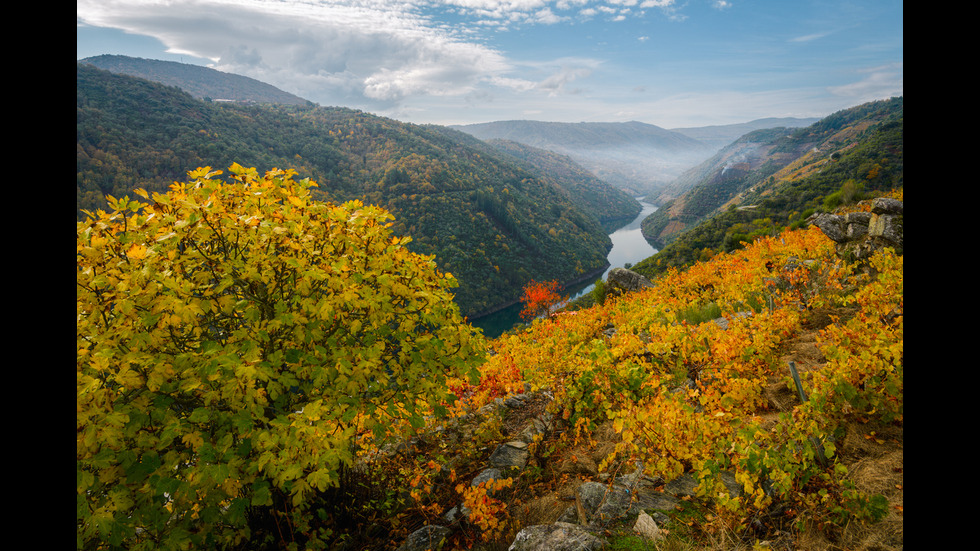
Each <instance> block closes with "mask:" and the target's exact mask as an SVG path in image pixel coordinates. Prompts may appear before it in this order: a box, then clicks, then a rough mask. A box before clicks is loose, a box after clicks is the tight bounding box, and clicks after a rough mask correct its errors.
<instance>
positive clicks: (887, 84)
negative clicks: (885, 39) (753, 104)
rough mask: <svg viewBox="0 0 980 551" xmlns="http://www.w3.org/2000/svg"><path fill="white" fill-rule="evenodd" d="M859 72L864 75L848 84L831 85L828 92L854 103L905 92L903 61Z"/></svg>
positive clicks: (894, 95)
mask: <svg viewBox="0 0 980 551" xmlns="http://www.w3.org/2000/svg"><path fill="white" fill-rule="evenodd" d="M859 74H861V75H864V76H862V77H861V78H860V79H858V80H857V81H855V82H852V83H849V84H844V85H840V86H832V87H830V88H829V91H830V93H831V94H834V95H835V96H839V97H844V98H850V99H851V101H853V102H855V103H861V102H865V101H871V100H875V99H882V98H888V97H897V96H901V95H904V94H905V85H904V78H905V77H904V64H903V63H894V64H890V65H884V66H880V67H872V68H869V69H865V70H864V71H861V72H860V73H859Z"/></svg>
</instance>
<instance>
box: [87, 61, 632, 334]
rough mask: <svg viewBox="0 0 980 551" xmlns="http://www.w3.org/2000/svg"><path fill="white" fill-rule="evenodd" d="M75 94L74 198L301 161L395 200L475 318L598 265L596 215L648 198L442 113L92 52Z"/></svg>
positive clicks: (340, 192) (399, 227)
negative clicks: (164, 70)
mask: <svg viewBox="0 0 980 551" xmlns="http://www.w3.org/2000/svg"><path fill="white" fill-rule="evenodd" d="M76 102H77V107H76V109H77V112H76V128H77V147H76V201H77V207H78V209H84V210H88V211H94V210H96V209H100V208H102V209H104V208H106V200H105V196H106V195H113V196H115V197H123V196H129V197H133V193H132V190H133V189H134V188H137V187H141V188H144V189H147V190H148V191H151V192H162V191H165V190H166V189H167V188H168V186H169V185H170V184H172V183H173V182H174V181H181V182H183V181H186V177H187V171H189V170H193V169H195V168H197V167H201V166H210V167H213V168H216V169H221V170H225V169H227V168H228V167H229V166H230V165H231V164H232V163H234V162H237V163H239V164H241V165H243V166H246V167H255V168H257V169H258V170H259V171H260V172H264V171H266V170H269V169H272V168H277V167H278V168H283V169H293V170H296V171H297V173H298V177H299V178H305V177H309V178H312V179H313V180H315V181H316V182H317V183H318V184H319V186H318V187H317V188H316V191H315V193H316V196H317V198H318V199H321V200H326V201H331V202H334V203H341V202H345V201H348V200H355V199H356V200H361V201H363V202H365V203H368V204H375V205H379V206H382V207H384V208H386V209H388V210H389V211H390V212H391V213H392V214H393V215H394V216H395V220H394V221H393V226H392V230H393V231H394V232H395V233H396V234H398V235H407V236H410V237H411V238H412V242H411V243H410V244H409V248H410V249H412V250H413V251H414V252H418V253H422V254H427V255H434V256H435V259H436V262H437V264H438V266H439V268H440V269H441V270H444V271H447V272H451V273H452V274H453V275H455V276H456V278H457V279H458V280H459V282H460V286H459V287H458V288H457V289H455V290H454V293H455V295H456V300H457V303H458V304H459V306H460V309H461V311H462V312H463V313H464V314H465V315H467V316H469V317H471V318H475V317H478V316H479V315H480V314H483V313H488V312H490V311H493V310H494V309H496V308H499V307H502V306H505V305H507V304H509V303H512V302H514V301H516V300H517V298H518V297H519V296H520V291H521V288H522V287H523V286H524V285H525V284H527V283H528V282H529V281H531V280H537V281H549V280H552V279H554V280H558V281H559V282H560V283H563V284H568V283H573V282H577V281H579V280H581V279H583V278H586V279H587V278H589V277H593V278H594V277H596V274H597V273H601V272H602V270H604V269H605V267H606V265H607V261H606V255H607V253H608V252H609V249H610V247H611V246H612V243H611V241H610V239H609V236H608V235H607V232H606V231H605V230H604V229H603V227H602V225H601V224H600V222H601V221H602V220H603V219H605V218H609V219H615V218H623V217H634V216H636V214H637V213H638V212H639V204H638V203H637V202H636V200H635V199H633V198H632V197H630V196H628V195H626V194H625V193H623V192H622V191H619V190H617V189H615V188H613V187H612V186H610V185H609V184H606V183H605V182H602V181H600V180H598V179H597V178H595V177H594V176H592V175H591V174H588V173H587V172H585V171H584V170H583V169H581V168H580V167H575V166H571V164H572V163H571V162H570V161H568V160H567V159H562V158H560V157H559V156H557V155H553V154H550V153H549V152H544V151H534V150H531V149H530V148H524V150H522V151H520V152H518V151H516V150H515V151H514V154H511V153H508V152H507V151H506V149H507V148H505V147H495V146H492V145H490V144H488V143H486V142H483V141H481V140H478V139H476V138H474V137H473V136H471V135H469V134H465V133H463V132H459V131H456V130H452V129H450V128H447V127H445V126H435V125H415V124H408V123H402V122H398V121H395V120H392V119H387V118H384V117H379V116H376V115H371V114H368V113H364V112H361V111H357V110H354V109H346V108H338V107H319V106H315V105H312V104H304V105H282V104H275V103H270V104H254V103H238V102H227V103H224V102H206V101H201V100H199V99H195V98H193V97H191V96H190V95H189V94H188V93H186V92H184V91H182V90H179V89H177V88H175V87H173V86H165V85H163V84H160V83H157V82H153V81H151V80H148V79H145V78H139V77H133V76H129V75H124V74H118V73H113V72H109V71H105V70H102V69H98V68H97V67H95V66H93V65H92V64H89V63H84V62H79V63H78V64H77V80H76ZM515 155H519V156H520V157H518V156H515ZM545 159H546V160H547V164H546V165H545V164H543V163H545ZM545 166H546V167H547V168H545ZM82 219H84V216H82Z"/></svg>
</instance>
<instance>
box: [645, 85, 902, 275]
mask: <svg viewBox="0 0 980 551" xmlns="http://www.w3.org/2000/svg"><path fill="white" fill-rule="evenodd" d="M904 120H905V116H904V98H902V97H898V98H892V99H890V100H882V101H874V102H870V103H866V104H862V105H858V106H856V107H852V108H850V109H845V110H842V111H839V112H837V113H834V114H832V115H830V116H827V117H825V118H823V119H820V120H819V121H817V122H816V123H814V124H812V125H809V126H806V127H803V128H797V129H787V128H774V129H767V130H758V131H755V132H750V133H749V134H746V135H745V136H743V137H742V138H740V139H739V140H737V141H736V142H735V143H733V144H731V145H730V146H728V147H726V148H724V149H723V150H722V151H720V152H719V153H718V154H717V155H714V156H713V157H712V158H711V159H709V160H707V161H705V162H704V163H702V164H701V165H699V166H697V167H695V168H693V169H691V170H690V171H688V172H687V173H686V174H685V175H684V176H683V177H682V178H681V179H679V180H678V181H677V182H675V183H676V184H677V186H678V188H677V189H678V190H680V188H681V187H687V189H686V190H681V191H680V192H679V193H678V194H677V196H676V197H675V198H673V199H671V200H669V201H666V202H664V203H663V204H661V207H660V209H658V210H657V211H656V212H654V213H653V214H651V215H650V216H649V217H647V218H646V219H645V220H644V221H643V224H642V228H643V235H644V237H646V238H647V239H649V240H651V241H653V242H654V243H656V244H657V245H658V246H659V248H660V250H659V252H658V253H657V254H656V255H655V256H654V257H651V258H649V259H646V260H644V261H643V262H641V263H639V264H636V265H634V267H633V269H634V270H636V271H638V272H640V273H644V275H648V276H651V277H652V276H655V275H656V273H657V272H658V271H659V270H663V269H666V268H668V267H671V266H678V267H681V266H686V265H689V264H691V263H692V262H694V261H696V260H698V259H699V258H704V257H707V256H710V255H711V254H714V253H717V252H720V251H729V250H732V249H734V248H738V247H741V246H742V245H743V244H744V243H745V242H748V241H751V240H752V239H753V238H754V237H756V236H760V235H769V234H775V233H778V232H779V231H782V229H783V228H785V227H794V226H800V225H802V224H804V223H805V220H806V218H807V217H808V216H809V215H810V214H812V213H813V212H815V211H818V210H832V209H833V208H834V207H836V206H838V205H839V204H841V203H846V202H849V201H855V200H857V199H860V198H861V197H862V196H864V195H868V194H874V193H881V192H885V191H888V190H891V189H898V188H902V187H903V185H904V156H903V151H904V145H903V140H904Z"/></svg>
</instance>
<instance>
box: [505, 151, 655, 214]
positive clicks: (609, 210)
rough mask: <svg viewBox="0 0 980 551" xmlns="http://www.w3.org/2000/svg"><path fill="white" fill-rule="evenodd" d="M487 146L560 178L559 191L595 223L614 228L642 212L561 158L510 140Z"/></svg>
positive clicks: (616, 190) (634, 202) (616, 191)
mask: <svg viewBox="0 0 980 551" xmlns="http://www.w3.org/2000/svg"><path fill="white" fill-rule="evenodd" d="M487 143H488V144H490V146H492V147H493V148H494V149H496V150H498V151H501V152H503V153H506V154H508V155H510V156H512V157H514V158H516V159H519V160H520V161H521V162H523V163H526V164H527V165H528V166H529V167H531V168H532V169H535V170H538V171H541V172H542V173H544V174H552V175H556V176H561V178H562V181H563V182H564V183H563V184H562V188H563V189H565V191H567V192H568V194H569V198H570V199H571V200H572V201H573V202H575V203H576V204H578V205H581V206H582V210H584V211H585V212H586V213H588V214H590V215H592V216H593V217H595V218H596V219H597V220H599V222H609V223H612V224H615V223H618V222H622V221H623V220H631V219H632V218H633V217H635V216H636V215H637V214H639V212H640V210H642V208H641V206H640V203H639V202H638V201H637V200H636V199H635V198H633V197H632V196H630V195H629V194H628V193H626V192H625V191H623V190H621V189H619V188H616V187H613V186H611V185H609V184H607V183H606V182H604V181H602V180H600V179H598V178H596V177H595V176H594V175H593V174H592V173H591V172H589V171H587V170H585V169H584V168H583V167H581V166H580V165H579V164H578V163H576V162H575V161H573V160H572V159H571V158H569V157H567V156H565V155H561V154H558V153H554V152H552V151H548V150H546V149H540V148H537V147H531V146H529V145H524V144H521V143H518V142H513V141H510V140H488V141H487Z"/></svg>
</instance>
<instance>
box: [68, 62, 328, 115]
mask: <svg viewBox="0 0 980 551" xmlns="http://www.w3.org/2000/svg"><path fill="white" fill-rule="evenodd" d="M79 63H87V64H90V65H93V66H95V67H98V68H99V69H103V70H106V71H110V72H112V73H117V74H123V75H129V76H133V77H139V78H145V79H147V80H151V81H154V82H159V83H161V84H165V85H168V86H176V87H177V88H180V89H181V90H184V91H185V92H187V93H188V94H190V95H191V96H193V97H195V98H197V99H210V100H213V101H240V102H255V103H281V104H285V105H306V104H309V103H311V102H310V101H309V100H306V99H303V98H301V97H299V96H297V95H294V94H291V93H289V92H286V91H283V90H280V89H279V88H276V87H275V86H273V85H271V84H267V83H265V82H262V81H260V80H256V79H254V78H250V77H246V76H242V75H236V74H233V73H225V72H223V71H218V70H217V69H212V68H210V67H202V66H200V65H192V64H188V63H178V62H176V61H162V60H157V59H144V58H139V57H130V56H124V55H110V54H104V55H99V56H92V57H88V58H85V59H81V60H79Z"/></svg>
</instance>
